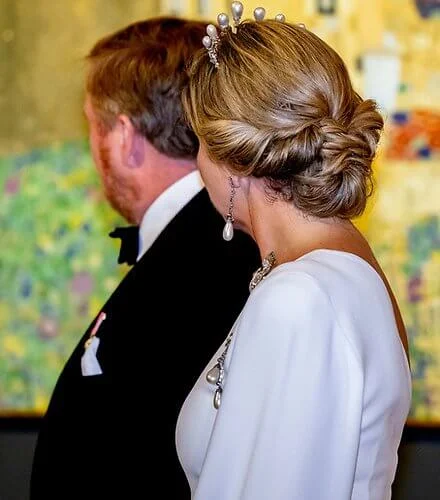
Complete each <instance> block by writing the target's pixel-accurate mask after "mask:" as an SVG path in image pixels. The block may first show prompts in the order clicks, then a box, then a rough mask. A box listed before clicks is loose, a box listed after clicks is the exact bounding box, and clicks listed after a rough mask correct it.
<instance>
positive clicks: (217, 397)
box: [214, 387, 222, 410]
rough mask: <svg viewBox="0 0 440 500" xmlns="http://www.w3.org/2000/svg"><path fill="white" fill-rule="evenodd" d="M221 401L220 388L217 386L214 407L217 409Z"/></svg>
mask: <svg viewBox="0 0 440 500" xmlns="http://www.w3.org/2000/svg"><path fill="white" fill-rule="evenodd" d="M221 403H222V389H221V388H220V387H219V388H218V389H217V390H216V391H215V394H214V408H215V409H216V410H218V409H219V408H220V405H221Z"/></svg>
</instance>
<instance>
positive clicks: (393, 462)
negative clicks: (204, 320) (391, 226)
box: [176, 250, 411, 500]
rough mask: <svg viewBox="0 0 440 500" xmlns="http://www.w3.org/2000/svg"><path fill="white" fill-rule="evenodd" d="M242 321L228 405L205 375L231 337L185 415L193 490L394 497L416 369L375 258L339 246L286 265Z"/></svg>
mask: <svg viewBox="0 0 440 500" xmlns="http://www.w3.org/2000/svg"><path fill="white" fill-rule="evenodd" d="M214 320H215V318H214ZM233 330H234V335H233V337H232V342H231V344H230V345H229V350H228V353H227V356H226V360H225V365H224V367H225V374H224V381H223V389H224V390H223V394H222V399H221V406H220V408H219V409H218V410H215V408H214V405H213V398H214V393H215V390H216V386H215V385H211V384H210V383H208V381H207V380H206V374H207V371H208V370H209V369H210V368H212V367H213V366H214V365H215V364H216V362H217V359H218V358H219V356H220V355H221V353H222V352H223V351H224V348H225V346H224V345H222V346H221V347H220V348H219V350H218V352H217V353H216V354H215V355H214V356H213V358H212V360H211V362H210V363H209V364H208V366H207V367H206V369H205V371H204V372H203V373H202V375H201V376H200V378H199V380H198V381H197V382H196V384H195V386H194V388H193V390H192V391H191V393H190V394H189V396H188V397H187V399H186V401H185V403H184V405H183V407H182V409H181V412H180V415H179V419H178V422H177V429H176V445H177V452H178V455H179V459H180V461H181V464H182V466H183V469H184V470H185V473H186V476H187V478H188V481H189V484H190V487H191V492H192V499H193V500H330V499H331V500H389V499H390V498H391V484H392V482H393V479H394V475H395V472H396V466H397V449H398V446H399V442H400V439H401V435H402V430H403V427H404V424H405V420H406V417H407V415H408V411H409V408H410V401H411V374H410V371H409V367H408V362H407V359H406V355H405V351H404V349H403V346H402V343H401V341H400V338H399V334H398V331H397V327H396V321H395V317H394V312H393V306H392V303H391V300H390V297H389V295H388V291H387V289H386V287H385V285H384V283H383V281H382V279H381V278H380V277H379V275H378V274H377V272H376V271H375V270H374V269H373V267H371V266H370V265H369V264H368V263H367V262H366V261H364V260H362V259H361V258H360V257H358V256H356V255H353V254H350V253H346V252H340V251H335V250H315V251H313V252H310V253H309V254H307V255H305V256H303V257H302V258H300V259H298V260H297V261H295V262H289V263H285V264H281V265H279V266H278V267H276V268H275V269H274V270H273V271H272V272H271V273H270V274H269V275H268V276H267V278H266V279H265V280H264V281H263V282H261V283H260V284H259V285H257V287H256V288H255V289H254V290H253V291H252V293H251V295H250V297H249V300H248V302H247V304H246V305H245V307H244V309H243V311H242V313H241V315H240V317H239V318H238V320H237V322H236V324H235V326H234V327H233ZM207 334H209V329H208V330H207Z"/></svg>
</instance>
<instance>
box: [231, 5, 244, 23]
mask: <svg viewBox="0 0 440 500" xmlns="http://www.w3.org/2000/svg"><path fill="white" fill-rule="evenodd" d="M243 10H244V8H243V4H242V3H241V2H232V4H231V11H232V19H233V20H234V25H235V26H238V25H239V24H240V21H241V16H242V15H243Z"/></svg>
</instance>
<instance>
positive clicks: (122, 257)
mask: <svg viewBox="0 0 440 500" xmlns="http://www.w3.org/2000/svg"><path fill="white" fill-rule="evenodd" d="M109 236H110V238H120V240H121V248H120V250H119V257H118V264H123V263H124V262H126V263H127V264H128V265H129V266H132V265H133V264H136V261H137V257H138V255H139V227H138V226H128V227H117V228H116V229H115V230H114V231H112V232H111V233H109Z"/></svg>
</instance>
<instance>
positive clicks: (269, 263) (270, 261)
mask: <svg viewBox="0 0 440 500" xmlns="http://www.w3.org/2000/svg"><path fill="white" fill-rule="evenodd" d="M275 262H276V257H275V254H274V253H273V252H270V254H269V255H268V256H267V257H266V258H265V259H263V262H262V263H261V267H259V268H258V269H257V270H256V271H255V272H254V274H253V276H252V279H251V282H250V283H249V291H250V292H252V290H253V289H254V288H255V287H256V286H257V285H258V284H259V283H261V282H262V281H263V280H264V278H265V277H266V276H267V275H268V274H269V273H270V271H271V270H272V268H273V266H274V265H275ZM233 335H234V328H232V330H231V331H230V332H229V335H228V336H227V337H226V340H225V348H224V349H223V352H222V353H221V354H220V356H219V357H218V358H217V363H216V364H215V365H214V366H213V367H212V368H211V369H210V370H209V371H208V373H207V374H206V380H207V381H208V382H209V383H210V384H212V385H215V386H217V389H216V391H215V393H214V401H213V402H214V408H215V409H216V410H218V409H219V408H220V404H221V401H222V393H223V381H224V378H225V359H226V354H228V349H229V346H230V344H231V341H232V337H233Z"/></svg>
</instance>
